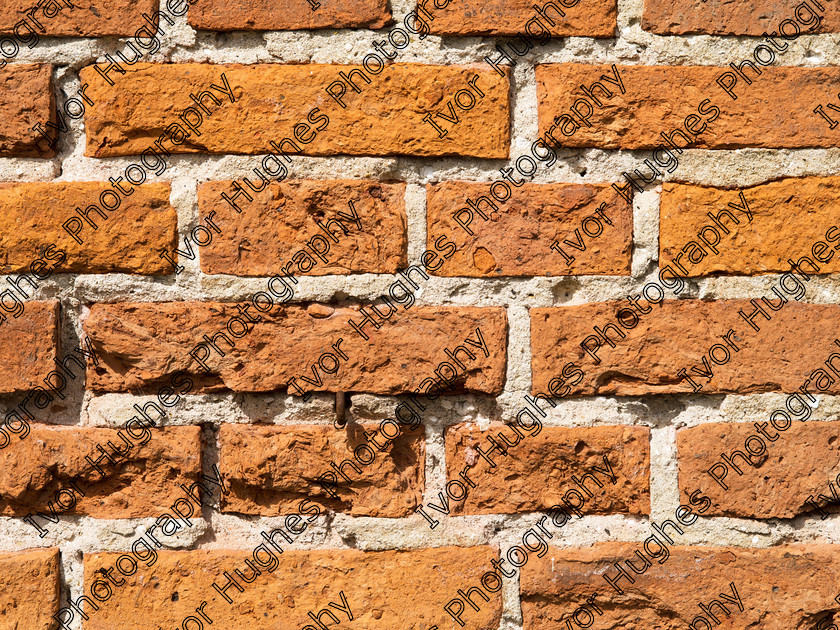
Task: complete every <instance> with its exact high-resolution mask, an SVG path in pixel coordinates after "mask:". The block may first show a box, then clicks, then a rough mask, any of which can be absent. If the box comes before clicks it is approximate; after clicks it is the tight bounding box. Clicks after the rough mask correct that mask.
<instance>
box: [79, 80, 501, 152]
mask: <svg viewBox="0 0 840 630" xmlns="http://www.w3.org/2000/svg"><path fill="white" fill-rule="evenodd" d="M355 70H360V71H361V70H362V66H343V65H326V64H260V65H251V66H244V65H239V64H225V65H212V64H197V63H187V64H148V63H138V64H136V65H134V66H126V67H125V71H126V73H125V74H118V73H117V72H114V71H112V72H111V75H112V77H111V78H112V80H113V81H114V83H115V85H113V86H111V85H109V84H108V83H106V81H105V79H104V78H103V77H101V76H100V75H99V74H98V73H97V72H95V71H94V68H93V67H92V66H89V67H87V68H83V69H82V70H81V71H80V76H81V78H82V81H83V82H85V83H90V86H91V87H90V89H89V90H88V92H87V93H88V95H89V96H90V98H91V99H92V100H93V101H94V105H91V106H90V107H89V108H88V111H87V113H86V115H85V130H86V132H87V150H86V155H90V156H94V157H108V156H114V155H134V154H139V153H141V152H142V151H144V150H145V149H147V148H149V147H151V146H152V143H153V142H154V141H155V140H157V139H158V138H159V137H160V135H161V131H162V130H164V129H167V128H169V126H170V125H172V124H173V123H179V116H180V115H181V114H182V112H183V111H184V109H185V108H186V107H190V106H192V105H193V102H192V101H191V100H189V98H188V95H189V94H190V93H194V92H196V91H197V90H198V91H204V90H207V89H209V86H210V85H211V84H215V85H218V86H220V87H224V86H223V83H224V82H223V80H222V78H221V75H222V74H224V75H225V77H226V79H227V81H228V83H229V85H230V86H231V89H232V90H233V93H234V98H235V99H236V100H235V102H231V101H230V98H229V97H228V96H224V95H221V93H220V92H216V94H217V95H221V98H222V99H225V100H222V101H221V103H223V105H218V106H217V105H215V104H212V103H210V106H209V107H208V109H209V110H210V112H211V114H206V113H205V114H204V115H203V123H202V125H201V127H200V129H199V131H200V133H201V136H195V134H194V133H192V132H189V130H186V131H187V132H188V133H190V136H189V137H187V138H186V139H182V144H180V145H179V146H176V145H175V144H174V143H173V142H172V140H171V139H170V137H165V138H164V139H163V141H162V142H163V146H164V147H166V150H167V151H171V152H173V153H246V154H261V153H268V152H270V151H275V149H272V146H271V144H270V142H271V141H274V142H276V143H278V144H279V143H281V142H282V141H283V140H284V138H290V139H291V138H295V137H297V138H298V140H300V138H304V139H306V140H308V143H307V142H303V141H299V142H295V141H294V140H292V142H294V143H295V144H296V145H297V147H298V148H297V149H296V148H294V147H292V146H291V145H289V144H287V143H284V144H283V147H284V150H289V151H293V152H297V151H298V149H300V152H301V153H302V154H305V155H416V156H447V155H458V156H473V157H484V158H505V157H507V155H508V148H509V145H510V128H509V123H508V118H509V114H510V103H509V101H510V97H509V81H508V77H507V76H504V77H502V76H499V74H497V73H496V71H495V70H494V69H493V68H491V67H490V66H488V65H487V64H485V63H481V64H472V65H464V66H433V65H423V64H405V63H395V64H389V65H387V66H386V67H385V69H384V70H383V71H382V72H381V73H380V74H378V75H373V78H372V79H371V83H369V84H368V83H366V82H365V81H364V80H363V79H362V78H361V77H359V75H358V73H357V74H354V75H353V76H354V77H356V79H355V80H356V82H358V83H361V84H362V85H363V86H364V87H363V88H361V87H360V89H361V93H360V94H357V93H355V92H354V91H353V89H352V88H351V87H347V88H346V90H347V95H345V98H344V103H345V104H346V109H342V108H341V106H340V105H339V104H338V103H337V102H336V101H335V100H333V99H332V98H331V97H330V96H329V94H328V93H327V92H326V88H327V87H328V86H329V85H331V84H332V83H333V82H335V81H337V80H340V76H339V73H340V72H345V73H350V72H353V71H355ZM476 76H477V77H478V79H477V81H476V82H475V85H476V86H477V88H478V89H479V90H480V91H481V92H482V93H484V94H485V95H486V96H484V97H482V98H477V99H476V104H475V106H474V107H473V108H472V109H470V110H469V111H459V110H458V108H457V107H456V106H455V104H454V102H452V99H454V96H455V93H456V92H458V91H459V90H462V89H469V86H468V84H467V81H468V80H470V79H471V78H474V77H476ZM335 90H336V91H337V88H335ZM206 100H207V101H208V102H210V101H209V99H206ZM461 100H463V97H462V99H461ZM280 101H282V103H283V107H278V106H277V103H278V102H280ZM447 102H448V103H450V104H451V105H452V106H453V107H455V111H456V112H457V113H458V117H459V121H460V122H459V123H458V124H457V125H455V126H453V127H451V130H450V131H449V132H448V133H447V135H446V136H445V137H443V138H441V137H440V136H439V134H438V132H437V131H436V130H435V129H434V128H433V127H432V126H431V125H429V124H426V123H424V122H423V117H424V116H426V115H427V114H434V113H435V112H438V111H443V112H444V114H447V115H448V109H447V107H446V103H447ZM316 110H317V111H316ZM322 116H327V117H328V118H329V123H328V124H327V122H326V119H325V118H321V117H322ZM307 120H308V121H309V122H307ZM299 125H304V126H305V128H304V127H299ZM325 125H326V126H325ZM295 128H298V135H297V136H295V135H294V129H295ZM172 131H174V128H173V130H172ZM177 137H178V138H179V139H180V136H177Z"/></svg>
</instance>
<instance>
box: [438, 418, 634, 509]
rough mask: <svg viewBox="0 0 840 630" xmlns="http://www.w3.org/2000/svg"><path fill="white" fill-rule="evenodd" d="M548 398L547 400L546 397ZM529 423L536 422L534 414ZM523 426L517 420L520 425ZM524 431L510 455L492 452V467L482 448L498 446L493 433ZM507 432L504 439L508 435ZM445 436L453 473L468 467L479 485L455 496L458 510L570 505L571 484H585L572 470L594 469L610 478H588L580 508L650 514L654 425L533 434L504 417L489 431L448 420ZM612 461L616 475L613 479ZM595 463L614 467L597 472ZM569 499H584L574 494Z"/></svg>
mask: <svg viewBox="0 0 840 630" xmlns="http://www.w3.org/2000/svg"><path fill="white" fill-rule="evenodd" d="M543 406H544V405H543ZM524 424H526V425H530V424H533V420H532V419H531V418H530V417H529V418H528V420H527V421H524ZM515 426H516V425H515ZM517 431H518V432H519V433H522V434H524V436H525V437H523V438H521V441H519V444H518V445H517V446H514V447H511V448H510V449H509V453H508V455H507V456H501V455H499V454H498V453H497V452H494V453H492V454H491V455H490V458H491V459H492V460H493V462H494V463H495V464H496V467H495V468H492V467H491V466H490V464H489V463H488V462H487V461H485V460H484V459H483V458H482V457H481V456H480V455H479V454H478V451H477V450H476V449H478V448H481V449H482V450H483V451H485V452H486V451H487V450H488V449H490V448H492V444H491V442H490V440H489V439H488V436H491V437H493V439H495V440H496V441H497V442H500V443H502V444H504V443H505V442H502V441H501V440H500V439H499V438H498V437H497V434H499V433H501V434H503V435H504V438H506V441H507V443H516V442H517ZM504 438H503V439H504ZM445 440H446V473H447V478H448V479H450V480H461V483H464V481H463V480H462V479H461V477H460V476H459V473H461V472H462V471H467V472H466V475H467V476H468V477H469V478H470V480H471V481H472V482H473V483H474V484H476V486H477V487H475V488H472V487H471V486H470V489H469V490H468V494H467V498H466V499H465V500H464V501H463V502H458V503H456V502H454V501H453V508H452V509H453V511H454V512H455V513H459V514H497V513H504V514H515V513H518V512H541V511H547V510H549V509H550V508H552V507H554V506H555V505H563V501H562V499H563V497H564V495H565V493H566V492H567V491H569V490H575V491H577V492H578V493H580V492H581V490H580V486H578V485H577V484H575V483H574V481H573V479H572V477H573V476H576V477H578V478H582V477H583V476H584V475H586V474H590V473H591V474H594V476H595V478H596V479H598V480H599V481H600V482H601V484H602V485H603V489H601V490H599V489H598V488H597V487H596V485H597V484H596V482H595V481H592V480H591V479H589V478H587V479H586V480H584V483H585V484H586V487H587V489H588V492H591V493H592V494H593V495H594V496H592V497H589V496H588V493H585V494H586V496H585V500H586V503H585V504H584V506H583V507H582V508H581V512H584V513H587V514H649V513H650V479H649V477H650V431H649V430H648V429H647V428H645V427H628V426H604V427H591V428H569V429H567V428H560V427H543V428H542V430H541V431H540V432H539V433H537V434H536V435H533V432H531V433H529V432H528V430H527V429H525V428H521V427H519V426H517V429H516V430H514V429H513V428H511V427H510V426H506V425H503V424H501V423H499V424H497V425H495V426H493V425H491V427H490V429H488V430H486V431H480V430H478V428H477V426H476V425H474V424H459V425H455V426H454V427H448V428H447V429H446V433H445ZM604 457H606V458H607V460H608V461H609V464H610V467H611V469H612V473H613V475H614V476H615V477H616V481H615V483H614V484H613V483H611V482H610V480H609V472H608V471H609V469H608V468H607V467H606V464H605V463H604ZM593 466H595V467H598V468H601V469H603V470H605V471H607V472H605V473H604V474H599V473H597V472H595V473H593V470H592V469H593ZM569 501H571V502H572V504H573V505H574V504H577V498H576V497H575V496H573V495H570V498H569Z"/></svg>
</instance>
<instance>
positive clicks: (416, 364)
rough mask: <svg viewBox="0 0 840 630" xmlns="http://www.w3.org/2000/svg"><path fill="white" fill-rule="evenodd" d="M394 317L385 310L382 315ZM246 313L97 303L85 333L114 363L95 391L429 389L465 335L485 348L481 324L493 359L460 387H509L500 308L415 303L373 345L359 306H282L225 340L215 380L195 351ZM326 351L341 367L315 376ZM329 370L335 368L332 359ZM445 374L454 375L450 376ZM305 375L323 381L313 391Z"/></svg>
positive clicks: (211, 361)
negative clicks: (189, 384) (179, 385)
mask: <svg viewBox="0 0 840 630" xmlns="http://www.w3.org/2000/svg"><path fill="white" fill-rule="evenodd" d="M386 310H387V309H386V307H384V306H383V307H382V312H383V314H385V313H386ZM238 315H240V311H239V310H237V309H236V308H235V305H234V304H221V303H199V302H171V303H136V304H95V305H93V306H92V307H91V310H90V315H89V316H88V318H87V320H86V321H85V323H84V327H85V331H86V333H87V336H88V337H89V338H90V340H91V343H92V344H93V347H94V348H95V349H96V350H97V352H99V353H101V354H107V355H108V357H109V361H108V362H102V364H101V365H100V366H99V367H94V366H91V365H90V363H89V364H88V387H89V388H91V389H93V390H95V391H100V392H104V391H111V392H115V391H128V390H129V389H130V388H134V387H148V386H151V385H154V384H157V383H159V382H161V381H164V380H165V381H168V380H169V379H170V377H172V376H175V375H178V374H188V375H189V376H190V377H191V378H192V379H194V381H195V384H196V387H197V389H198V390H203V391H219V390H224V389H231V390H234V391H251V392H254V391H257V392H259V391H263V392H264V391H272V390H276V389H284V388H285V387H286V385H287V384H288V383H289V380H290V379H292V378H295V377H297V379H298V384H299V386H300V387H303V388H305V391H354V392H369V393H376V394H395V393H402V392H410V391H414V390H415V389H417V388H421V387H422V388H423V389H422V391H423V392H425V391H427V390H428V389H429V387H430V385H426V384H424V383H426V382H427V381H429V380H431V379H436V378H437V377H436V374H435V370H436V369H438V367H439V365H440V363H441V362H448V361H449V359H448V357H447V355H446V353H445V350H446V349H447V348H449V349H453V348H455V347H456V346H458V345H463V344H464V343H465V342H464V340H465V338H466V337H471V338H472V339H473V340H475V341H478V336H477V335H476V332H475V329H476V327H478V328H480V329H481V332H482V337H483V339H484V343H485V344H486V352H487V354H486V355H485V353H484V351H482V350H480V349H478V348H475V349H476V351H477V353H478V354H475V355H474V356H475V359H474V362H472V361H471V362H470V363H469V364H466V363H465V364H464V365H465V368H466V377H465V378H463V379H462V381H463V382H462V383H461V384H460V386H461V388H463V389H465V390H467V391H476V392H485V393H498V392H500V391H501V388H502V384H503V380H504V370H505V355H506V334H507V322H506V318H505V314H504V310H503V309H501V308H472V307H470V308H457V307H418V306H414V307H412V310H409V311H405V312H399V313H398V314H396V315H393V316H392V320H391V322H390V323H389V322H386V323H385V324H384V325H383V326H382V328H380V329H379V330H378V331H377V330H375V329H373V327H372V325H370V324H368V325H366V326H365V328H363V329H362V331H363V332H365V333H366V334H368V337H369V339H370V341H365V340H364V339H362V337H361V336H359V335H358V334H357V333H356V332H355V330H354V329H353V328H352V327H351V326H350V324H349V322H350V320H353V321H354V322H356V323H357V324H358V323H361V322H362V321H363V319H364V316H363V315H362V314H360V312H359V311H358V310H357V308H353V307H333V306H329V305H322V304H312V305H309V306H288V307H274V309H273V310H272V311H271V312H269V313H265V314H262V315H261V317H262V319H263V321H261V322H258V323H256V324H253V325H252V326H251V328H252V330H251V331H250V332H249V333H248V335H247V336H246V337H243V338H241V340H240V339H236V338H233V339H232V341H235V343H236V345H235V347H234V348H231V349H230V350H229V351H228V350H225V349H227V348H228V346H227V344H226V343H225V342H224V341H223V340H219V342H218V343H220V344H222V346H221V347H222V349H223V351H224V352H226V354H225V356H224V357H221V356H219V355H217V354H215V353H214V355H213V356H212V357H208V359H207V361H208V362H207V363H206V365H207V366H208V367H210V368H212V373H210V374H208V373H207V372H205V371H204V370H203V368H202V367H201V366H200V365H199V364H198V363H197V362H196V361H195V360H194V359H193V357H191V356H190V355H189V354H188V353H189V352H190V351H192V349H193V348H194V347H195V345H196V344H198V343H199V342H201V340H202V335H203V334H208V335H214V334H216V333H217V332H221V331H226V328H225V325H226V322H228V321H229V320H230V319H231V318H232V317H234V316H238ZM373 317H375V315H373ZM234 330H235V332H241V329H238V328H235V329H234ZM229 338H230V337H229ZM338 339H343V342H342V343H341V344H339V350H341V351H342V352H343V353H345V354H346V356H347V357H348V358H347V359H342V358H340V356H339V355H338V354H337V351H336V350H334V349H331V344H333V343H335V342H336V340H338ZM208 352H211V351H210V350H209V349H208ZM325 352H330V353H335V354H334V355H333V356H335V357H336V359H337V360H338V362H339V367H338V370H336V371H335V373H334V374H329V373H327V372H326V371H324V370H323V369H322V368H320V367H316V370H317V373H313V370H312V365H313V363H315V364H316V366H317V365H320V364H319V363H318V362H319V358H320V356H321V355H322V354H323V353H325ZM137 357H141V359H140V360H139V361H138V360H137ZM324 365H325V366H326V367H327V369H334V367H335V365H334V363H332V362H331V360H330V361H327V360H326V359H325V361H324ZM267 366H271V368H270V369H266V367H267ZM441 373H442V374H444V375H446V376H450V375H451V373H450V372H449V371H448V370H445V369H444V370H442V371H441ZM463 373H464V371H463V370H462V371H461V374H463ZM301 376H306V377H307V378H309V379H310V380H312V381H313V382H314V383H315V384H311V385H310V384H306V383H305V382H303V381H302V379H301ZM318 379H320V380H321V384H320V385H318V384H317V380H318Z"/></svg>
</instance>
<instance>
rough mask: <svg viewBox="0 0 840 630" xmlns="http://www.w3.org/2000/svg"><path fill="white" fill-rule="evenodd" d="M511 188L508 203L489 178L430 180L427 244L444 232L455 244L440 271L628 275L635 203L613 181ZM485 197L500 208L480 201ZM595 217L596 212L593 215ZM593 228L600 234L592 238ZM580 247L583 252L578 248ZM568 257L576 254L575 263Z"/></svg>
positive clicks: (487, 274) (457, 273)
mask: <svg viewBox="0 0 840 630" xmlns="http://www.w3.org/2000/svg"><path fill="white" fill-rule="evenodd" d="M511 188H512V194H511V197H510V199H508V200H506V201H505V202H503V203H502V202H497V201H496V199H495V198H494V197H493V196H492V195H491V193H490V189H491V184H480V183H470V182H443V183H440V184H434V185H431V184H430V185H427V187H426V190H427V199H428V201H427V209H426V215H427V220H428V230H427V247H428V248H429V249H430V250H431V249H432V248H433V246H434V243H435V241H437V240H438V239H440V238H442V237H447V239H448V240H452V241H454V243H455V244H456V246H457V250H456V252H455V253H454V254H453V256H452V257H451V258H449V259H448V260H444V261H443V266H442V267H440V268H439V269H437V270H436V271H434V273H435V274H437V275H442V276H473V277H495V276H564V275H593V274H599V275H600V274H603V275H621V276H627V275H630V254H631V249H632V238H633V209H632V207H631V206H630V204H628V203H627V202H626V201H625V200H624V199H623V198H622V197H621V196H620V195H619V194H618V193H616V192H615V191H613V189H612V188H611V187H610V186H609V185H607V184H601V185H598V184H586V185H581V184H523V185H522V186H521V187H519V188H515V187H511ZM481 197H485V198H486V199H488V200H489V201H490V202H492V203H493V204H495V205H496V206H497V208H499V210H498V211H497V210H493V209H492V208H491V206H490V205H489V204H488V203H487V201H480V198H481ZM468 200H471V201H473V202H474V203H475V204H476V205H477V207H478V208H479V209H480V211H481V212H484V214H485V215H486V216H487V217H488V218H487V219H486V220H485V219H483V218H482V216H481V213H480V212H479V210H477V209H472V206H469V207H468ZM602 205H603V209H601V212H602V214H603V216H606V218H607V220H608V221H611V222H612V225H609V224H608V223H606V222H605V221H603V220H602V219H601V218H599V217H598V216H597V215H596V212H597V211H598V210H599V209H600V208H601V206H602ZM491 211H492V212H491ZM590 216H591V217H594V218H593V219H587V217H590ZM456 217H457V218H456ZM584 220H586V221H587V222H586V225H585V226H584V225H582V222H583V221H584ZM464 225H466V229H465V228H464V227H463V226H464ZM467 229H468V230H470V231H471V232H473V234H472V235H471V234H469V233H468V232H467ZM587 231H588V232H587ZM592 234H597V235H598V236H596V237H594V238H593V237H592V236H590V235H592ZM565 240H569V241H571V243H572V245H571V246H570V245H568V244H567V243H564V242H563V241H565ZM555 241H557V242H558V243H557V246H558V247H560V248H562V249H563V250H564V251H566V252H568V253H569V256H568V258H567V257H566V256H564V255H563V254H561V253H559V252H557V251H555V250H552V246H553V244H554V242H555ZM579 248H584V251H578V249H579ZM570 259H573V260H572V261H571V262H569V260H570Z"/></svg>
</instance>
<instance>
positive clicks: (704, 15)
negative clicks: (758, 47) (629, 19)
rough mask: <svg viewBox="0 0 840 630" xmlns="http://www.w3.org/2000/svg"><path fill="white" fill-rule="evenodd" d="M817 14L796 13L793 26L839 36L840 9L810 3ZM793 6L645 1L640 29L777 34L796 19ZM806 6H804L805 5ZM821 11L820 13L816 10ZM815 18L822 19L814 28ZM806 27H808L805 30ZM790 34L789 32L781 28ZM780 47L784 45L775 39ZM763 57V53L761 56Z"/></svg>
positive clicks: (770, 0)
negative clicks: (787, 21)
mask: <svg viewBox="0 0 840 630" xmlns="http://www.w3.org/2000/svg"><path fill="white" fill-rule="evenodd" d="M811 4H812V6H814V7H815V8H816V9H818V10H817V11H814V9H811V12H810V14H809V13H808V9H800V10H799V15H801V17H802V22H801V23H798V24H797V26H799V28H800V29H801V30H802V32H803V33H837V32H840V7H838V6H837V5H835V4H831V3H830V2H819V0H818V2H816V3H811ZM797 6H799V3H797V2H788V1H784V0H758V1H754V0H750V1H749V2H747V1H745V0H738V1H736V2H729V1H727V0H705V2H704V1H703V0H678V1H677V2H674V1H673V0H645V8H644V12H643V13H642V28H643V29H645V30H646V31H652V32H654V33H658V34H659V35H686V34H689V33H702V34H706V35H754V36H759V35H765V34H767V33H772V32H774V31H778V30H779V24H780V23H781V22H782V21H783V20H787V19H790V20H793V21H794V22H798V20H797V19H796V15H797ZM806 6H807V5H806ZM820 9H821V10H820ZM814 15H817V16H820V17H821V18H822V20H821V22H820V23H819V26H817V27H816V28H814V26H815V25H814V24H810V23H811V22H816V19H815V18H813V17H812V16H814ZM806 24H810V26H805V25H806ZM784 28H785V30H786V32H788V33H791V32H792V30H793V29H792V28H790V27H789V26H785V27H784ZM776 41H778V42H779V44H780V45H784V44H785V43H786V42H785V41H784V39H782V38H779V37H777V38H776ZM762 54H764V53H762Z"/></svg>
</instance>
